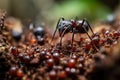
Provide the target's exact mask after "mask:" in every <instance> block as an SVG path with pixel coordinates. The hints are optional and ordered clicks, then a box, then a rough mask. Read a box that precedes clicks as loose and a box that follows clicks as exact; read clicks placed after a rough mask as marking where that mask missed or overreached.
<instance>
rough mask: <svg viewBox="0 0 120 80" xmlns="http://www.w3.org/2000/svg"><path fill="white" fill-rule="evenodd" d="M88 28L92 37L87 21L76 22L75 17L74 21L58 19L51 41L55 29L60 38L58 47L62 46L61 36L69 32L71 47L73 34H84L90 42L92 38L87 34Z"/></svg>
mask: <svg viewBox="0 0 120 80" xmlns="http://www.w3.org/2000/svg"><path fill="white" fill-rule="evenodd" d="M89 28H90V30H91V32H92V33H93V35H94V32H93V30H92V28H91V26H90V24H89V23H88V21H87V20H86V19H83V20H78V18H77V17H76V19H75V20H65V19H64V18H63V17H62V18H60V19H59V20H58V23H57V26H56V29H55V31H54V33H53V37H52V40H53V39H54V36H55V34H56V31H57V29H58V31H59V36H60V37H61V39H60V45H62V38H63V36H64V35H65V34H67V33H69V32H71V33H72V45H73V40H74V34H75V33H80V34H84V33H86V34H87V35H88V37H89V38H90V39H91V40H92V38H91V37H90V35H89V34H88V30H89Z"/></svg>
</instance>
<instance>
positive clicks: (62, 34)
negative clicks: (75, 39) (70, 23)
mask: <svg viewBox="0 0 120 80" xmlns="http://www.w3.org/2000/svg"><path fill="white" fill-rule="evenodd" d="M68 28H69V27H67V28H66V29H65V30H64V31H63V32H62V35H61V38H60V46H62V38H63V36H64V34H65V31H66V30H67V29H68Z"/></svg>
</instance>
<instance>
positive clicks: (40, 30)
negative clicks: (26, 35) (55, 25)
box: [33, 24, 45, 45]
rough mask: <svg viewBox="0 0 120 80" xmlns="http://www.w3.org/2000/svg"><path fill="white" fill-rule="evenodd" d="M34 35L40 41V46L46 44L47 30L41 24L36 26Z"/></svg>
mask: <svg viewBox="0 0 120 80" xmlns="http://www.w3.org/2000/svg"><path fill="white" fill-rule="evenodd" d="M33 33H34V35H35V37H36V39H37V40H38V44H40V45H43V44H44V36H45V29H44V28H43V26H41V25H39V24H34V29H33Z"/></svg>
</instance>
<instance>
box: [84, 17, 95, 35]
mask: <svg viewBox="0 0 120 80" xmlns="http://www.w3.org/2000/svg"><path fill="white" fill-rule="evenodd" d="M83 20H84V21H85V22H86V23H87V25H88V27H89V28H90V30H91V32H92V33H93V35H95V34H94V32H93V30H92V28H91V26H90V24H89V22H88V21H87V20H86V19H85V18H84V19H83Z"/></svg>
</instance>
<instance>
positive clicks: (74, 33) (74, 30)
mask: <svg viewBox="0 0 120 80" xmlns="http://www.w3.org/2000/svg"><path fill="white" fill-rule="evenodd" d="M74 34H75V28H73V33H72V46H73V40H74Z"/></svg>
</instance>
